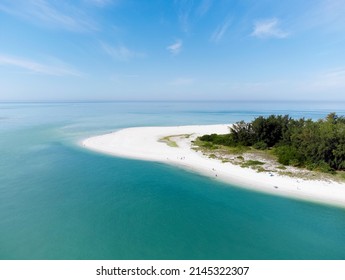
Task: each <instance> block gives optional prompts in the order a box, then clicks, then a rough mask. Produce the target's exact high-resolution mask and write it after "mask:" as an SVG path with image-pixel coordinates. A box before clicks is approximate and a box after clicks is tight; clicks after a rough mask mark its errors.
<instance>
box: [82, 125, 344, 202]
mask: <svg viewBox="0 0 345 280" xmlns="http://www.w3.org/2000/svg"><path fill="white" fill-rule="evenodd" d="M229 126H230V125H229V124H228V125H227V124H221V125H192V126H175V127H134V128H126V129H122V130H119V131H116V132H113V133H110V134H106V135H100V136H95V137H91V138H88V139H85V140H84V141H83V142H82V145H83V146H85V147H87V148H89V149H91V150H94V151H98V152H102V153H106V154H110V155H114V156H118V157H125V158H132V159H140V160H148V161H156V162H163V163H167V164H172V165H175V166H179V167H182V168H184V169H187V170H191V171H193V172H198V173H200V174H203V175H206V176H209V177H211V178H213V179H215V180H220V181H223V182H227V183H230V184H232V185H236V186H238V187H242V188H247V189H251V190H256V191H260V192H265V193H270V194H274V195H280V196H287V197H292V198H296V199H302V200H308V201H314V202H319V203H324V204H331V205H334V206H340V207H345V184H344V183H339V182H334V181H329V180H327V181H326V180H305V179H300V178H293V177H289V176H282V175H278V174H272V173H269V172H261V173H258V172H257V171H255V170H253V169H250V168H242V167H240V166H238V165H234V164H231V163H229V162H225V163H224V162H221V161H220V160H219V159H211V158H209V157H207V156H205V155H203V154H202V153H201V152H197V151H195V150H193V149H191V146H192V143H191V141H193V140H195V138H196V137H198V136H201V135H204V134H211V133H217V134H226V133H228V132H229ZM182 134H190V136H189V137H171V138H170V139H173V141H174V142H175V143H176V144H177V145H178V147H171V146H169V145H168V144H167V143H164V142H162V141H160V139H162V138H164V137H166V136H172V135H182Z"/></svg>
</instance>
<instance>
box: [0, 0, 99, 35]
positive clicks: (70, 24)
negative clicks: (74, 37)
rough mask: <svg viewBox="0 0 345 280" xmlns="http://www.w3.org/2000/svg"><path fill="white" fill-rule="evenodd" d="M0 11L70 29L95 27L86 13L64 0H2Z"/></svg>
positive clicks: (85, 29) (84, 29)
mask: <svg viewBox="0 0 345 280" xmlns="http://www.w3.org/2000/svg"><path fill="white" fill-rule="evenodd" d="M0 11H2V12H4V13H7V14H10V15H12V16H15V17H19V18H22V19H24V20H26V21H30V22H34V23H41V24H44V25H45V26H47V25H49V26H53V27H56V28H62V29H67V30H70V31H89V30H96V29H97V26H96V24H95V22H93V21H92V20H91V19H90V18H89V17H88V16H87V15H86V14H84V13H83V12H81V10H80V9H78V8H77V7H75V6H72V5H71V4H69V3H67V2H65V1H64V2H62V1H46V0H11V1H10V0H3V1H2V3H0Z"/></svg>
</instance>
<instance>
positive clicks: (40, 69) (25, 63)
mask: <svg viewBox="0 0 345 280" xmlns="http://www.w3.org/2000/svg"><path fill="white" fill-rule="evenodd" d="M54 60H55V61H56V62H57V63H55V64H44V63H40V62H37V61H33V60H29V59H25V58H18V57H13V56H8V55H2V54H0V65H5V66H12V67H17V68H21V69H25V70H28V71H29V72H32V73H38V74H44V75H50V76H77V77H80V76H82V74H81V73H80V72H79V71H77V70H75V69H74V68H72V67H71V66H69V65H67V64H65V63H63V62H61V61H60V60H57V59H54Z"/></svg>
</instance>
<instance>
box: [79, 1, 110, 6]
mask: <svg viewBox="0 0 345 280" xmlns="http://www.w3.org/2000/svg"><path fill="white" fill-rule="evenodd" d="M84 1H85V2H87V3H90V4H92V5H95V6H98V7H105V6H107V5H110V4H112V3H114V1H112V0H84Z"/></svg>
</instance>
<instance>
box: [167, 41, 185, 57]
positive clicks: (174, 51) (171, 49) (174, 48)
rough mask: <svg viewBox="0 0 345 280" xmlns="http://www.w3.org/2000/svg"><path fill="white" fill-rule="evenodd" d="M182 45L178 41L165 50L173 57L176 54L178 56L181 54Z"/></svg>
mask: <svg viewBox="0 0 345 280" xmlns="http://www.w3.org/2000/svg"><path fill="white" fill-rule="evenodd" d="M182 45H183V43H182V40H180V39H178V40H176V41H175V43H173V44H171V45H169V46H168V47H167V50H168V51H169V52H170V53H172V54H173V55H177V54H179V53H180V52H181V50H182Z"/></svg>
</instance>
